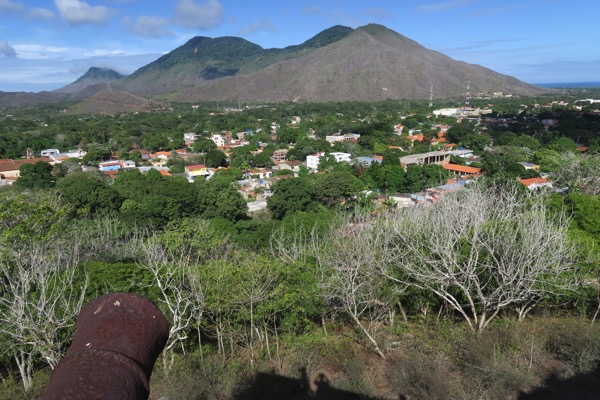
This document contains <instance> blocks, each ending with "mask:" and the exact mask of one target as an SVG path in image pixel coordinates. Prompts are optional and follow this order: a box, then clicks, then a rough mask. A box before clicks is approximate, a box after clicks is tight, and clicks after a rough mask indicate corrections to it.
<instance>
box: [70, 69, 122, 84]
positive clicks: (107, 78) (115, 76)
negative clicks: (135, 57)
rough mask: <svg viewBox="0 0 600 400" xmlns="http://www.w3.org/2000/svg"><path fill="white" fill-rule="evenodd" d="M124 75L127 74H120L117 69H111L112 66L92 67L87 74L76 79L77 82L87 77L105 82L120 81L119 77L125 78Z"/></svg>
mask: <svg viewBox="0 0 600 400" xmlns="http://www.w3.org/2000/svg"><path fill="white" fill-rule="evenodd" d="M124 77H125V75H123V74H120V73H118V72H117V71H115V70H113V69H110V68H103V67H90V68H89V69H88V70H87V72H86V73H85V74H83V75H82V76H80V77H79V79H77V80H76V81H75V83H77V82H81V81H84V80H86V79H95V80H101V81H104V82H113V81H118V80H119V79H123V78H124Z"/></svg>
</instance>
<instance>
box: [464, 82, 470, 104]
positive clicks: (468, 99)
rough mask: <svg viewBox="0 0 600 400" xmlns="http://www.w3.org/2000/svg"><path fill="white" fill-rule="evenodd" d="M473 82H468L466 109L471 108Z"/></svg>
mask: <svg viewBox="0 0 600 400" xmlns="http://www.w3.org/2000/svg"><path fill="white" fill-rule="evenodd" d="M470 89H471V81H468V82H467V94H466V96H465V108H467V107H471V92H470Z"/></svg>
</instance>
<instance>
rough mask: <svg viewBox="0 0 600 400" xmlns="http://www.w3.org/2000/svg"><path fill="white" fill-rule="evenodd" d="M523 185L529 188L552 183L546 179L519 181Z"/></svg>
mask: <svg viewBox="0 0 600 400" xmlns="http://www.w3.org/2000/svg"><path fill="white" fill-rule="evenodd" d="M518 181H519V182H521V183H522V184H523V185H525V186H527V187H529V186H531V185H541V184H542V183H549V182H550V181H549V180H548V179H545V178H529V179H518Z"/></svg>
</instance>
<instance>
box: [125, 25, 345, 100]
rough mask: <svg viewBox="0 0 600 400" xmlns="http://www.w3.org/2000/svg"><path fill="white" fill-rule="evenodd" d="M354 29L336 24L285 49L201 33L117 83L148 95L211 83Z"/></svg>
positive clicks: (307, 49) (305, 50)
mask: <svg viewBox="0 0 600 400" xmlns="http://www.w3.org/2000/svg"><path fill="white" fill-rule="evenodd" d="M352 32H353V29H352V28H348V27H344V26H334V27H332V28H329V29H326V30H324V31H323V32H321V33H319V34H318V35H316V36H314V37H313V38H311V39H309V40H307V41H306V42H304V43H302V44H300V45H294V46H288V47H286V48H283V49H263V48H262V47H261V46H259V45H257V44H254V43H251V42H249V41H247V40H245V39H242V38H237V37H229V36H227V37H220V38H214V39H212V38H208V37H202V36H198V37H195V38H192V39H190V40H189V41H188V42H187V43H186V44H184V45H183V46H180V47H178V48H176V49H175V50H173V51H171V52H169V53H168V54H165V55H164V56H162V57H160V58H159V59H158V60H156V61H154V62H152V63H150V64H148V65H146V66H144V67H142V68H140V69H138V70H137V71H135V72H134V73H133V74H131V75H130V76H128V77H127V78H125V79H124V80H122V81H121V82H119V84H118V87H119V88H120V89H121V90H124V91H129V92H133V93H136V94H140V95H146V96H148V95H156V94H170V93H173V92H175V91H179V90H184V89H189V88H193V87H202V86H209V85H210V84H211V83H212V81H215V80H218V79H221V78H224V77H229V76H237V75H243V74H249V73H252V72H256V71H259V70H261V69H263V68H266V67H268V66H270V65H272V64H274V63H277V62H281V61H285V60H289V59H293V58H296V57H300V56H302V55H305V54H307V53H310V52H311V51H313V50H315V49H319V48H323V47H326V46H328V45H330V44H332V43H335V42H337V41H339V40H342V39H343V38H345V37H346V36H348V35H349V34H350V33H352Z"/></svg>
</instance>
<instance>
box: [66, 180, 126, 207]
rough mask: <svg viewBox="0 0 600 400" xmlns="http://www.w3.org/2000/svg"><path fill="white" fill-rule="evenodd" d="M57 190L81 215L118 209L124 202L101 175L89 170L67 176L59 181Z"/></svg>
mask: <svg viewBox="0 0 600 400" xmlns="http://www.w3.org/2000/svg"><path fill="white" fill-rule="evenodd" d="M57 190H58V192H59V193H60V194H61V195H62V196H64V197H65V198H66V199H67V200H68V201H69V203H70V204H72V205H73V207H75V209H76V210H77V213H78V214H79V215H86V214H88V213H91V214H94V213H97V212H99V211H114V210H118V209H119V207H121V203H122V198H121V197H120V196H119V194H118V193H117V192H116V191H115V190H114V189H113V188H112V187H110V186H108V184H107V183H106V182H105V181H104V180H103V179H102V178H101V177H100V176H98V175H94V174H92V173H89V172H76V173H73V174H70V175H68V176H66V177H65V178H63V179H61V180H60V181H59V182H58V185H57Z"/></svg>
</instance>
